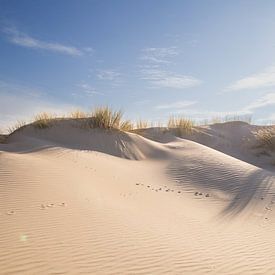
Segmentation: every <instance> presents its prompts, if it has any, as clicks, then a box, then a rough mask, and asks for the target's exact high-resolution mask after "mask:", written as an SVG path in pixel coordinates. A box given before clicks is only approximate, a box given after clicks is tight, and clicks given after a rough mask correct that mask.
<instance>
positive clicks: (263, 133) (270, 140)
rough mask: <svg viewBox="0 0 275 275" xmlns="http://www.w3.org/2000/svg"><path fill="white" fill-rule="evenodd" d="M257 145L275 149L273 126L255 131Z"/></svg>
mask: <svg viewBox="0 0 275 275" xmlns="http://www.w3.org/2000/svg"><path fill="white" fill-rule="evenodd" d="M255 136H256V140H257V142H258V144H257V147H258V148H262V149H265V150H268V151H275V127H272V128H268V129H261V130H259V131H257V132H256V133H255Z"/></svg>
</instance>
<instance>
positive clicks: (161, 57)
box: [140, 47, 179, 64]
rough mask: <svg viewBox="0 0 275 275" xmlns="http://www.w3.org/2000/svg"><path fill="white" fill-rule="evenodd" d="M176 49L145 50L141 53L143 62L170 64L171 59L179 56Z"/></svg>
mask: <svg viewBox="0 0 275 275" xmlns="http://www.w3.org/2000/svg"><path fill="white" fill-rule="evenodd" d="M178 54H179V53H178V51H177V48H176V47H167V48H145V49H143V50H142V53H141V57H140V59H141V60H145V61H148V62H152V63H159V64H161V63H162V64H163V63H170V60H169V59H170V58H171V57H174V56H176V55H178Z"/></svg>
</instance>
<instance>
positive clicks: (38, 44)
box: [2, 27, 93, 56]
mask: <svg viewBox="0 0 275 275" xmlns="http://www.w3.org/2000/svg"><path fill="white" fill-rule="evenodd" d="M2 31H3V32H4V33H6V34H7V39H8V41H10V42H11V43H13V44H16V45H19V46H21V47H26V48H31V49H41V50H46V51H51V52H56V53H61V54H66V55H71V56H82V55H83V54H85V53H89V54H91V52H93V49H92V48H90V47H86V48H83V49H79V48H76V47H73V46H68V45H63V44H60V43H53V42H46V41H43V40H39V39H36V38H33V37H31V36H29V35H28V34H25V33H23V32H20V31H18V30H17V29H16V28H14V27H6V28H4V29H2Z"/></svg>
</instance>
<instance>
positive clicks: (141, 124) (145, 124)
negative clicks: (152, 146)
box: [135, 119, 149, 129]
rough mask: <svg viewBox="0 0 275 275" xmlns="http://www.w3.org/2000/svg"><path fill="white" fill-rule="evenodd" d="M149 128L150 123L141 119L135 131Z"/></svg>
mask: <svg viewBox="0 0 275 275" xmlns="http://www.w3.org/2000/svg"><path fill="white" fill-rule="evenodd" d="M148 126H149V123H148V121H147V120H141V119H139V120H138V121H137V122H136V125H135V129H145V128H148Z"/></svg>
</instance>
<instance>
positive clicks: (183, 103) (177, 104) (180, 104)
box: [155, 100, 197, 109]
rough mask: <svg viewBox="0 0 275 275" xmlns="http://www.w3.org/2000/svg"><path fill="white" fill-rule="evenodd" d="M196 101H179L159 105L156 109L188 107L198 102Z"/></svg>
mask: <svg viewBox="0 0 275 275" xmlns="http://www.w3.org/2000/svg"><path fill="white" fill-rule="evenodd" d="M196 103H197V102H196V101H188V100H186V101H177V102H173V103H170V104H164V105H158V106H156V107H155V108H156V109H181V108H187V107H190V106H193V105H194V104H196Z"/></svg>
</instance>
